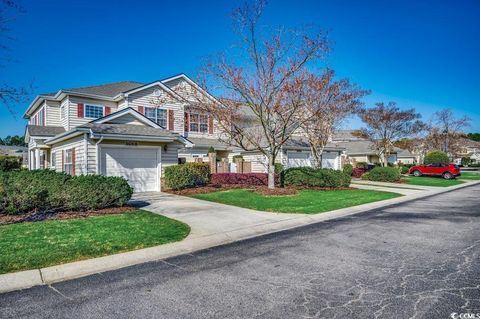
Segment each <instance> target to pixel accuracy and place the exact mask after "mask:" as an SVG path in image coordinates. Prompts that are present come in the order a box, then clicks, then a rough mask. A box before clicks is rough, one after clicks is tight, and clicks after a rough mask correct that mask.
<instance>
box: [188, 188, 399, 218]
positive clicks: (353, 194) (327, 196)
mask: <svg viewBox="0 0 480 319" xmlns="http://www.w3.org/2000/svg"><path fill="white" fill-rule="evenodd" d="M398 196H401V195H400V194H397V193H389V192H379V191H371V190H363V189H354V190H331V191H319V190H301V191H299V192H298V194H296V195H289V196H264V195H260V194H257V193H255V192H253V191H250V190H247V189H232V190H228V191H222V192H214V193H208V194H198V195H193V196H192V197H194V198H198V199H204V200H208V201H212V202H217V203H222V204H228V205H234V206H240V207H244V208H251V209H256V210H262V211H268V212H279V213H304V214H316V213H323V212H326V211H330V210H334V209H339V208H344V207H350V206H355V205H360V204H365V203H370V202H376V201H379V200H384V199H390V198H394V197H398Z"/></svg>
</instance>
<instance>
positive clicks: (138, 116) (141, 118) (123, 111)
mask: <svg viewBox="0 0 480 319" xmlns="http://www.w3.org/2000/svg"><path fill="white" fill-rule="evenodd" d="M126 114H130V115H132V116H134V117H135V118H136V119H137V120H139V121H141V122H142V123H144V124H147V125H149V126H151V127H154V128H162V127H161V126H160V125H158V124H157V123H155V122H153V121H152V120H150V119H149V118H148V117H146V116H144V115H142V114H140V113H138V112H137V111H135V110H134V109H132V108H131V107H127V108H124V109H121V110H120V111H117V112H114V113H111V114H109V115H107V116H104V117H102V118H99V119H97V120H95V121H92V123H100V124H101V123H105V122H108V121H110V120H113V119H116V118H119V117H121V116H124V115H126Z"/></svg>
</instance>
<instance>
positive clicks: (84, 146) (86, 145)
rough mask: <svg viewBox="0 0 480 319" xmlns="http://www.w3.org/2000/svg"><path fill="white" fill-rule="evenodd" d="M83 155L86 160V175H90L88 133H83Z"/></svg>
mask: <svg viewBox="0 0 480 319" xmlns="http://www.w3.org/2000/svg"><path fill="white" fill-rule="evenodd" d="M83 154H84V155H83V157H84V162H85V175H88V134H87V133H85V134H84V135H83Z"/></svg>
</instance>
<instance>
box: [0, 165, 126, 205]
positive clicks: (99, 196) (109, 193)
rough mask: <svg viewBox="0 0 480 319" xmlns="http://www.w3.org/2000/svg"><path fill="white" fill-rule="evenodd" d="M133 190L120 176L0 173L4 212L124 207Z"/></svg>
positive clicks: (47, 171) (53, 172)
mask: <svg viewBox="0 0 480 319" xmlns="http://www.w3.org/2000/svg"><path fill="white" fill-rule="evenodd" d="M132 193H133V189H132V188H131V187H130V186H129V185H128V183H127V181H126V180H125V179H124V178H122V177H107V176H101V175H81V176H70V175H67V174H65V173H57V172H55V171H52V170H35V171H28V170H17V171H11V172H2V173H0V212H1V213H7V214H22V213H27V212H30V211H34V210H37V211H46V210H52V211H85V210H96V209H102V208H107V207H115V206H124V205H125V204H127V202H128V201H129V200H130V198H131V197H132Z"/></svg>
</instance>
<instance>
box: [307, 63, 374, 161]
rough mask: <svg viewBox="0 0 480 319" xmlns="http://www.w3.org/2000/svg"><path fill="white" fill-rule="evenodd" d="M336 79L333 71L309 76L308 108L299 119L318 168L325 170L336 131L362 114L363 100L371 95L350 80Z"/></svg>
mask: <svg viewBox="0 0 480 319" xmlns="http://www.w3.org/2000/svg"><path fill="white" fill-rule="evenodd" d="M334 75H335V73H334V72H333V70H329V69H327V70H326V71H325V72H324V73H323V74H322V75H320V76H317V75H314V74H309V75H308V77H307V81H306V87H305V90H304V99H305V102H304V107H303V109H302V110H301V112H299V115H298V116H299V117H300V119H301V121H300V123H302V125H301V127H300V129H301V131H302V133H303V134H304V135H305V136H306V138H307V140H308V143H309V144H310V152H311V154H312V160H313V163H312V164H313V165H314V166H315V167H321V165H322V153H323V150H324V148H325V146H326V145H327V143H328V142H329V141H330V139H331V137H332V135H333V133H334V132H335V129H336V128H338V127H339V126H340V125H341V123H342V121H344V120H345V119H346V118H347V117H348V116H349V115H351V114H353V113H356V112H358V111H359V110H360V107H361V106H362V105H363V103H362V102H361V101H360V98H362V97H363V96H365V95H367V94H368V93H369V92H368V91H366V90H362V89H360V88H359V87H358V86H356V85H353V84H351V83H350V82H349V81H348V80H346V79H342V80H338V81H335V80H334Z"/></svg>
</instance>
